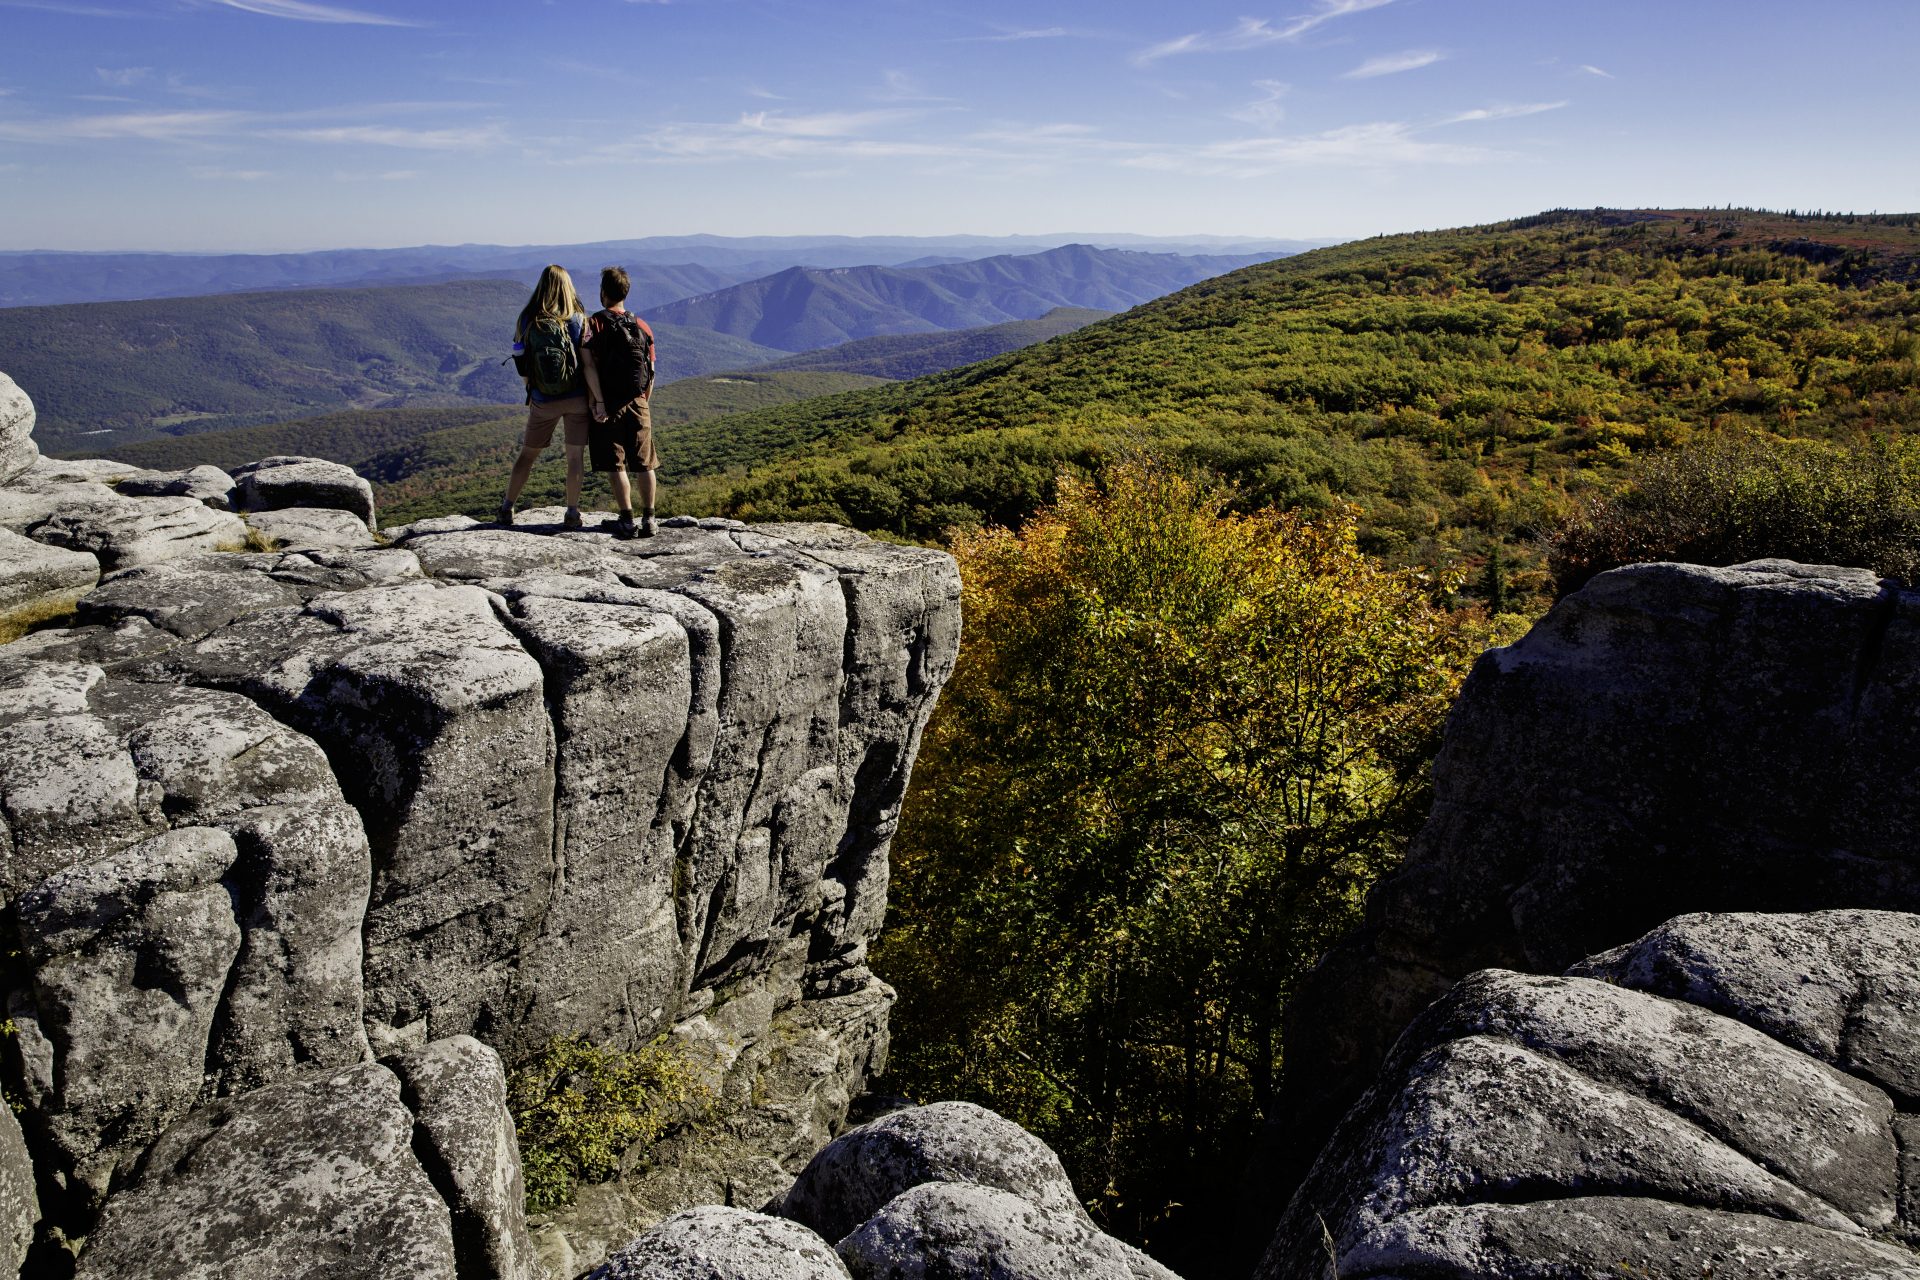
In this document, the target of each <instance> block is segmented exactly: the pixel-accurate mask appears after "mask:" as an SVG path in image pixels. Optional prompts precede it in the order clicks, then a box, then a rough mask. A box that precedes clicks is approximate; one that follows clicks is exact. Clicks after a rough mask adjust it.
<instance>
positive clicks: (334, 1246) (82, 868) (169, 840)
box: [0, 459, 959, 1280]
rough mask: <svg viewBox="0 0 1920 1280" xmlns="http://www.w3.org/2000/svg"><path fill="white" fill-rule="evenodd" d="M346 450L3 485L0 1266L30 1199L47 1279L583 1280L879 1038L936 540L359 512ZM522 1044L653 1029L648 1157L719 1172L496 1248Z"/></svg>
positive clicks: (809, 1104) (802, 1111)
mask: <svg viewBox="0 0 1920 1280" xmlns="http://www.w3.org/2000/svg"><path fill="white" fill-rule="evenodd" d="M343 472H344V468H335V467H333V466H332V464H321V463H314V462H313V461H312V460H308V459H269V460H268V461H267V463H265V464H261V465H258V466H255V467H243V468H237V469H235V471H234V472H233V474H232V477H231V479H232V480H233V481H234V482H235V484H234V488H235V491H236V496H237V505H238V506H239V507H240V509H241V510H240V512H239V513H237V514H236V513H230V512H226V511H222V510H219V509H217V507H218V504H217V503H213V502H212V500H211V489H210V488H209V486H211V485H213V484H214V483H215V479H214V478H212V477H205V476H199V477H194V476H191V475H189V476H180V475H155V474H153V473H143V472H139V471H137V470H135V469H131V468H126V467H123V466H120V465H119V464H113V463H94V462H83V463H74V462H49V461H45V460H42V461H41V462H39V463H36V464H34V465H33V466H31V467H30V468H28V469H27V470H25V471H24V472H22V473H21V474H20V475H19V476H18V477H16V478H15V481H14V483H13V484H12V485H10V486H6V487H0V528H4V529H6V530H9V531H11V532H10V533H9V534H8V535H7V536H9V537H13V538H14V539H15V541H14V542H12V543H7V544H4V545H0V553H8V554H10V555H11V557H12V558H11V559H8V560H5V561H0V592H4V591H6V590H7V589H8V587H7V585H6V584H7V583H8V582H9V581H13V582H19V583H26V584H28V585H23V586H19V587H17V588H14V589H13V590H14V593H13V594H12V595H4V594H0V601H8V600H17V601H25V602H26V603H27V605H28V606H30V607H33V608H37V609H39V610H40V616H37V617H36V618H34V619H33V621H34V622H37V623H39V624H40V625H39V627H38V629H36V630H34V631H33V632H32V633H31V634H29V635H26V636H25V637H24V638H21V639H18V640H16V641H14V642H13V643H11V644H7V645H5V646H4V647H0V893H4V895H5V902H6V904H7V906H8V918H9V922H10V927H11V928H14V929H16V930H17V932H18V942H17V944H16V946H17V950H16V951H15V955H14V958H13V959H12V960H10V961H9V962H8V977H7V983H6V991H7V999H8V1010H7V1012H8V1015H9V1016H10V1017H12V1019H13V1022H14V1025H15V1027H16V1028H17V1034H16V1035H15V1036H14V1037H12V1038H11V1041H10V1043H9V1044H8V1046H7V1048H8V1053H7V1055H6V1059H5V1062H4V1072H5V1075H6V1084H7V1086H8V1090H9V1096H11V1097H15V1098H18V1099H19V1100H20V1102H21V1103H22V1104H23V1109H22V1111H21V1114H20V1129H21V1137H22V1138H23V1140H24V1148H25V1151H26V1152H27V1153H28V1155H29V1156H30V1159H31V1166H32V1170H31V1176H30V1177H27V1178H26V1179H25V1181H24V1183H22V1185H25V1186H27V1187H28V1188H29V1189H31V1190H32V1192H33V1193H34V1195H33V1196H30V1197H27V1198H25V1199H21V1198H18V1197H14V1196H12V1195H11V1194H10V1195H9V1198H8V1199H7V1201H6V1203H5V1204H4V1205H0V1210H3V1212H0V1248H4V1247H5V1246H6V1243H7V1240H8V1239H9V1238H10V1236H9V1233H12V1234H13V1235H14V1236H19V1235H22V1234H23V1233H30V1232H32V1231H33V1230H34V1229H35V1228H34V1224H35V1222H36V1221H37V1222H38V1223H39V1226H38V1239H39V1243H38V1244H37V1245H36V1246H35V1248H36V1250H38V1251H39V1252H38V1253H36V1256H37V1257H41V1258H42V1259H43V1261H45V1260H46V1259H51V1258H54V1257H55V1256H56V1255H58V1254H60V1253H61V1251H62V1250H63V1249H71V1248H73V1247H75V1244H74V1243H72V1242H79V1241H82V1240H84V1246H83V1247H81V1248H80V1253H79V1265H80V1268H81V1273H82V1274H84V1275H99V1276H106V1275H128V1276H137V1275H156V1276H158V1275H163V1274H164V1275H202V1274H204V1275H209V1276H211V1275H235V1274H256V1273H258V1270H257V1269H258V1268H260V1267H263V1266H265V1265H266V1263H265V1261H264V1260H265V1259H268V1258H278V1259H279V1260H280V1261H281V1262H282V1263H283V1264H287V1265H286V1267H283V1269H284V1270H285V1273H286V1274H297V1275H311V1276H314V1277H319V1276H335V1275H338V1276H347V1275H375V1274H379V1275H388V1274H420V1275H440V1274H445V1275H448V1276H455V1275H457V1276H458V1277H459V1280H471V1278H472V1277H478V1276H488V1277H494V1276H497V1277H502V1278H503V1280H504V1278H506V1277H515V1278H518V1277H528V1278H531V1277H533V1276H535V1275H538V1274H541V1265H540V1263H539V1261H538V1260H537V1259H536V1256H535V1255H536V1250H538V1249H544V1250H546V1251H547V1252H548V1253H549V1254H550V1255H551V1256H553V1257H555V1258H556V1259H557V1260H559V1261H561V1262H563V1263H565V1264H566V1266H565V1267H564V1268H556V1271H560V1270H564V1273H565V1274H567V1275H572V1274H577V1273H578V1272H579V1271H580V1270H584V1269H586V1268H587V1267H590V1266H592V1265H594V1264H595V1263H597V1262H598V1261H600V1259H601V1258H603V1257H604V1256H605V1254H606V1252H607V1249H608V1247H609V1246H611V1245H613V1244H617V1243H620V1242H622V1241H625V1240H628V1239H630V1238H632V1236H633V1235H634V1234H635V1233H636V1232H637V1231H638V1230H639V1229H641V1228H642V1227H644V1226H645V1225H647V1224H648V1223H649V1222H652V1221H654V1220H656V1219H658V1218H659V1217H661V1216H663V1215H665V1214H666V1213H668V1212H671V1211H672V1210H674V1209H678V1208H683V1207H685V1206H686V1205H688V1204H691V1203H698V1202H700V1201H702V1200H710V1201H711V1200H722V1199H725V1198H727V1196H728V1194H729V1193H730V1192H731V1193H734V1194H740V1195H751V1196H753V1197H755V1199H754V1200H753V1202H754V1203H759V1202H761V1201H763V1200H765V1199H766V1198H767V1197H769V1196H771V1195H775V1194H778V1193H779V1192H781V1191H784V1189H785V1187H786V1184H787V1183H788V1182H790V1181H791V1180H792V1177H793V1175H794V1174H796V1173H797V1172H798V1171H799V1170H800V1168H801V1167H802V1166H803V1165H804V1164H805V1163H806V1161H807V1159H808V1158H809V1157H810V1156H811V1155H812V1154H813V1153H814V1152H815V1151H817V1150H818V1149H819V1147H820V1146H821V1145H823V1144H824V1143H825V1142H826V1141H827V1140H828V1139H829V1138H830V1137H831V1135H832V1131H833V1130H834V1129H835V1128H837V1127H838V1126H839V1125H840V1124H841V1123H842V1119H843V1117H844V1115H845V1113H846V1109H847V1105H848V1101H849V1098H850V1097H851V1095H853V1094H854V1093H857V1092H858V1091H859V1090H860V1089H861V1087H862V1085H863V1083H864V1081H865V1080H866V1078H867V1077H868V1076H869V1075H870V1074H871V1073H873V1072H874V1071H875V1070H877V1069H878V1067H879V1066H880V1065H881V1064H882V1063H883V1062H884V1059H885V1054H886V1017H887V1010H888V1006H889V1005H890V1003H891V1001H892V993H891V991H890V990H889V989H888V988H887V987H886V986H885V984H884V983H882V982H880V980H879V979H878V978H876V977H875V976H874V975H873V974H872V973H871V971H870V970H868V969H867V968H866V966H865V954H866V944H867V942H868V940H869V939H870V938H871V937H872V936H873V934H874V933H875V932H876V931H877V929H878V926H879V923H880V920H881V917H882V914H883V913H884V909H885V892H886V860H887V844H888V841H889V840H890V838H891V836H892V832H893V827H894V824H895V823H896V822H897V820H898V814H899V806H900V803H901V800H902V798H903V796H904V792H905V788H906V783H907V778H908V773H909V770H910V768H911V765H912V760H913V756H914V753H915V751H916V750H917V747H918V742H919V735H920V732H921V729H922V727H923V726H924V724H925V722H926V718H927V716H928V715H929V714H930V712H931V710H932V706H933V702H934V699H935V697H936V696H937V694H938V692H939V689H940V687H941V684H942V683H943V682H944V680H945V678H946V676H947V674H948V672H949V670H950V669H951V665H952V662H953V659H954V655H955V649H956V645H957V639H958V629H959V604H958V596H959V591H958V578H957V575H956V573H955V570H954V566H953V562H952V561H951V560H950V559H949V558H948V557H946V556H943V555H940V554H937V553H934V552H925V551H920V550H917V549H912V548H898V547H887V546H884V545H881V544H876V543H871V542H869V541H868V540H867V539H865V538H864V537H862V536H860V535H857V534H851V533H849V532H847V531H845V530H838V529H832V528H826V527H818V526H782V527H779V528H765V527H763V528H760V529H756V530H752V531H749V530H747V529H745V528H744V527H743V526H740V525H738V524H737V523H735V522H731V521H701V522H695V521H680V522H676V523H675V525H674V527H672V528H668V529H664V530H662V532H661V533H660V535H659V536H658V537H656V538H653V539H650V540H647V541H644V542H636V543H622V542H617V541H615V540H614V539H612V538H611V537H609V536H608V534H607V532H606V531H605V530H604V529H601V528H599V527H597V526H596V527H594V528H590V529H588V530H584V531H581V532H579V533H573V534H567V535H565V536H545V535H541V534H535V533H530V532H522V531H518V530H502V529H495V528H491V527H486V526H480V525H476V524H475V523H474V522H472V521H470V520H465V519H463V518H462V519H450V520H442V521H432V522H423V523H421V524H419V525H415V526H411V527H408V528H404V529H397V530H388V531H386V532H385V533H384V534H382V535H380V536H379V537H377V538H376V537H375V536H374V535H372V534H371V533H370V532H369V530H368V528H367V524H366V522H368V521H370V520H371V519H372V516H373V507H372V502H371V494H370V491H368V490H367V489H366V486H365V482H364V481H361V480H359V479H358V477H353V476H352V475H351V473H350V472H346V473H345V474H344V475H343V474H341V473H343ZM202 481H204V482H205V483H204V484H203V483H201V482H202ZM129 482H131V483H129ZM115 484H119V485H121V486H122V488H121V489H120V490H116V489H115V488H114V487H113V486H114V485H115ZM199 489H208V492H206V493H200V492H198V490H199ZM553 514H554V515H555V517H556V519H555V520H554V521H553V524H554V525H555V526H556V528H557V525H558V521H557V515H558V513H557V512H556V513H553ZM536 518H537V517H536ZM247 521H253V522H254V523H253V524H251V525H249V524H248V523H246V522H247ZM244 543H251V544H252V545H254V546H260V545H272V544H276V543H277V544H281V545H282V546H283V547H284V549H282V550H277V551H249V550H242V549H239V548H240V547H241V546H242V544H244ZM16 562H17V563H18V564H19V565H20V566H22V567H21V568H20V569H19V571H18V572H17V573H14V574H13V575H12V577H11V578H10V579H9V578H8V577H7V573H8V568H7V566H9V565H12V564H14V563H16ZM34 574H38V575H40V577H39V578H34V577H33V576H32V575H34ZM94 578H97V579H98V582H97V585H96V584H95V582H94V581H93V579H94ZM82 592H84V594H81V593H82ZM75 595H80V599H79V600H78V601H77V602H74V601H73V600H72V599H71V597H73V596H75ZM68 607H71V609H72V615H71V617H63V616H58V615H60V614H61V611H62V610H64V609H66V608H68ZM47 614H53V615H56V616H52V617H51V618H49V617H47V616H46V615H47ZM49 622H51V623H55V624H57V623H61V622H65V623H66V624H67V625H53V626H49V625H47V624H48V623H49ZM557 1036H586V1037H589V1038H591V1039H593V1040H594V1041H596V1042H598V1043H601V1044H604V1045H612V1046H616V1047H637V1046H639V1045H642V1044H645V1043H649V1042H652V1041H654V1040H656V1039H658V1038H660V1037H663V1036H665V1037H669V1038H670V1039H669V1043H672V1044H677V1045H679V1046H681V1048H682V1052H683V1053H684V1055H685V1056H686V1058H687V1059H688V1060H689V1061H690V1062H693V1063H695V1064H696V1065H697V1067H698V1069H699V1070H701V1071H702V1072H704V1073H705V1074H706V1075H707V1077H708V1079H709V1083H710V1085H711V1087H712V1089H713V1092H714V1093H715V1095H716V1096H717V1097H718V1099H719V1100H720V1102H721V1106H720V1107H719V1108H718V1114H717V1115H716V1116H715V1117H714V1118H713V1119H712V1120H711V1121H710V1122H709V1125H708V1127H707V1128H706V1129H705V1130H704V1131H703V1132H702V1134H701V1135H699V1137H698V1138H697V1139H695V1138H693V1137H689V1136H683V1137H682V1138H681V1139H680V1140H681V1141H684V1142H689V1143H693V1144H694V1145H695V1146H696V1147H700V1148H706V1149H710V1150H712V1151H714V1152H716V1153H720V1154H723V1155H725V1156H726V1157H727V1159H728V1162H729V1164H730V1166H731V1167H729V1168H726V1169H722V1168H719V1167H717V1166H715V1167H710V1168H704V1169H703V1168H702V1166H700V1164H699V1162H698V1161H697V1160H695V1161H691V1162H690V1163H689V1165H688V1172H686V1173H684V1174H682V1173H678V1172H676V1171H675V1170H674V1169H673V1167H672V1162H671V1161H663V1160H656V1161H654V1162H653V1166H654V1167H655V1168H656V1170H658V1171H659V1172H658V1174H657V1175H648V1174H646V1173H643V1172H636V1175H635V1177H634V1178H633V1179H631V1180H630V1181H629V1183H628V1184H625V1186H624V1189H623V1190H621V1191H620V1192H618V1193H616V1194H614V1195H613V1196H612V1197H611V1198H610V1199H609V1198H603V1199H602V1200H601V1201H600V1202H599V1203H600V1204H601V1205H602V1206H603V1207H604V1206H607V1205H612V1206H613V1207H612V1208H611V1209H610V1210H609V1211H608V1212H606V1213H603V1214H601V1215H600V1217H599V1218H598V1219H596V1220H593V1221H592V1222H591V1223H590V1224H589V1225H588V1227H587V1228H586V1229H585V1235H584V1237H580V1238H576V1239H575V1240H574V1242H573V1243H571V1244H570V1243H569V1234H568V1233H569V1231H571V1230H573V1224H572V1223H571V1222H569V1221H566V1220H549V1221H547V1222H545V1223H543V1224H541V1227H540V1231H539V1232H538V1233H535V1232H532V1231H530V1230H529V1227H528V1224H527V1223H526V1221H525V1220H524V1216H523V1213H522V1207H521V1203H522V1198H523V1192H522V1189H521V1187H520V1185H519V1167H520V1166H519V1160H518V1153H517V1147H516V1144H515V1139H514V1135H513V1132H512V1128H511V1124H510V1122H509V1121H508V1118H507V1116H506V1112H505V1107H504V1098H505V1087H506V1085H505V1075H504V1072H505V1070H506V1069H508V1068H511V1067H512V1066H513V1065H515V1064H516V1063H518V1062H521V1061H524V1060H525V1059H527V1058H528V1057H530V1056H531V1055H533V1054H535V1053H536V1052H538V1051H539V1050H541V1049H542V1048H543V1047H544V1046H545V1045H546V1044H547V1043H548V1041H549V1040H550V1039H551V1038H553V1037H557ZM6 1137H7V1134H6V1132H5V1125H4V1124H0V1191H10V1189H12V1188H14V1184H15V1183H21V1182H22V1180H21V1178H20V1176H18V1175H19V1173H20V1169H19V1168H18V1167H17V1166H18V1164H19V1162H17V1161H12V1162H10V1160H9V1147H8V1144H7V1141H6ZM299 1169H311V1170H314V1171H315V1176H314V1177H313V1178H311V1179H307V1180H305V1181H302V1180H301V1179H299V1178H293V1181H289V1178H290V1177H292V1173H290V1172H289V1171H297V1170H299ZM322 1169H324V1170H327V1171H328V1172H327V1173H326V1174H325V1175H324V1176H322V1175H321V1174H320V1172H319V1171H320V1170H322ZM10 1178H11V1181H9V1179H10ZM622 1197H624V1198H622ZM583 1199H586V1200H588V1201H591V1200H592V1197H591V1196H587V1197H583ZM356 1235H357V1236H358V1237H359V1238H360V1239H361V1240H362V1241H363V1242H364V1244H365V1250H366V1252H363V1253H362V1254H359V1255H352V1256H349V1255H348V1254H347V1253H345V1252H342V1250H343V1249H345V1248H346V1245H347V1244H349V1243H351V1241H352V1239H353V1238H354V1237H355V1236H356ZM63 1241H64V1242H70V1243H68V1244H65V1245H63V1244H62V1242H63ZM296 1257H298V1258H302V1259H306V1260H307V1261H303V1262H302V1263H301V1266H302V1267H304V1268H305V1269H298V1268H291V1264H289V1263H288V1261H287V1260H288V1259H291V1258H296ZM28 1265H29V1267H30V1268H31V1267H33V1266H34V1265H37V1264H35V1263H33V1262H29V1264H28ZM49 1265H51V1264H50V1263H49ZM355 1268H359V1269H357V1270H356V1269H355Z"/></svg>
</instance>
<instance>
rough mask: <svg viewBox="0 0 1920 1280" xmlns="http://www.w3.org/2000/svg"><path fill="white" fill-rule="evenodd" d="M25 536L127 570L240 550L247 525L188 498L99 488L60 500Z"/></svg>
mask: <svg viewBox="0 0 1920 1280" xmlns="http://www.w3.org/2000/svg"><path fill="white" fill-rule="evenodd" d="M27 536H28V537H30V538H32V539H34V540H35V541H36V542H44V543H47V544H49V545H51V546H56V547H65V548H67V549H68V550H70V551H84V552H86V553H88V554H89V555H92V556H95V557H97V558H98V559H99V561H100V566H101V568H103V569H125V568H129V567H131V566H133V565H140V564H153V563H155V562H156V561H160V560H171V559H172V558H173V557H175V556H182V555H190V554H192V553H194V552H196V551H239V550H242V549H243V548H245V546H246V545H247V526H246V525H245V524H243V523H242V522H241V520H240V518H239V517H238V516H235V515H231V514H229V513H228V512H225V511H215V510H214V509H213V508H212V507H209V506H207V505H206V504H204V503H201V502H198V501H196V500H194V499H192V498H123V497H121V496H120V495H119V494H117V493H114V492H112V491H110V490H106V489H104V488H103V489H102V491H101V494H100V496H99V497H97V498H95V499H94V500H92V501H90V502H86V503H80V504H63V505H62V506H61V507H60V508H59V510H57V511H55V512H54V513H53V514H52V515H50V516H48V517H47V518H46V519H45V520H43V521H40V522H39V523H37V524H35V525H33V526H32V527H31V528H29V529H28V530H27Z"/></svg>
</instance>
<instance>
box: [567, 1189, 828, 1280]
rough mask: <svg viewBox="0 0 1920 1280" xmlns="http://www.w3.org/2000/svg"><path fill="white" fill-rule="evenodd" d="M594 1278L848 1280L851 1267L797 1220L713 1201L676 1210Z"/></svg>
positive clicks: (609, 1279)
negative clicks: (715, 1203) (771, 1215)
mask: <svg viewBox="0 0 1920 1280" xmlns="http://www.w3.org/2000/svg"><path fill="white" fill-rule="evenodd" d="M589 1280H847V1268H846V1266H845V1265H844V1264H843V1263H842V1262H841V1261H840V1258H839V1255H837V1254H836V1253H834V1251H833V1248H832V1246H830V1245H828V1244H827V1242H826V1241H824V1240H822V1239H821V1238H820V1237H819V1236H817V1235H815V1234H814V1233H813V1232H811V1231H809V1230H807V1229H806V1228H805V1227H803V1226H801V1225H800V1224H798V1223H795V1222H788V1221H786V1220H785V1219H782V1218H769V1217H767V1216H766V1215H765V1214H759V1213H750V1212H748V1211H747V1210H745V1209H729V1208H724V1207H722V1206H719V1205H708V1206H705V1207H702V1208H698V1209H687V1210H684V1211H683V1212H680V1213H676V1214H674V1215H673V1216H672V1217H670V1218H668V1219H667V1220H666V1221H664V1222H662V1223H661V1224H660V1225H659V1226H657V1227H655V1228H654V1229H653V1230H651V1231H649V1232H647V1234H646V1235H644V1236H641V1237H640V1238H639V1239H638V1240H635V1241H634V1242H633V1243H632V1244H629V1245H627V1246H626V1247H625V1248H622V1249H620V1250H618V1251H617V1252H615V1253H614V1255H613V1256H612V1257H610V1258H608V1259H607V1261H606V1262H605V1264H604V1265H602V1266H600V1267H599V1268H598V1269H596V1270H595V1271H594V1272H593V1274H592V1276H591V1277H590V1278H589Z"/></svg>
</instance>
